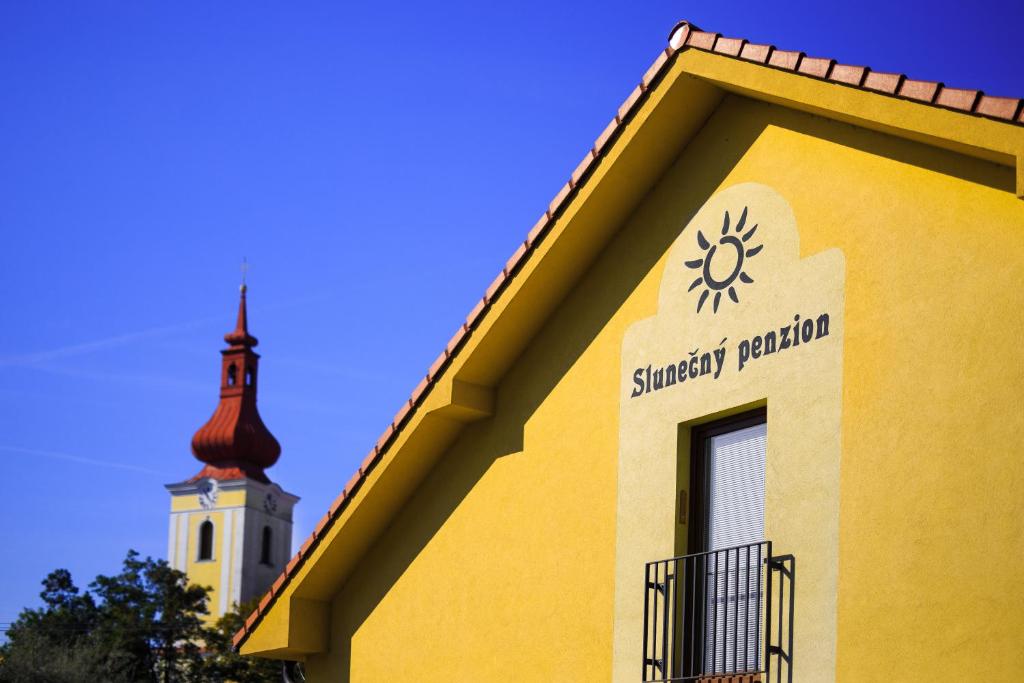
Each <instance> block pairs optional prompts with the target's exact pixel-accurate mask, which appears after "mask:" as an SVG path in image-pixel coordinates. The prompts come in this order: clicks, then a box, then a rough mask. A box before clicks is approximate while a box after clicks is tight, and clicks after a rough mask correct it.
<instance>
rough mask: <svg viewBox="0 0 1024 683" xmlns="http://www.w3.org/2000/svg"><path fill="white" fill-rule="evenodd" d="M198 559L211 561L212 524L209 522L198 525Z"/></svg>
mask: <svg viewBox="0 0 1024 683" xmlns="http://www.w3.org/2000/svg"><path fill="white" fill-rule="evenodd" d="M199 559H200V560H212V559H213V522H211V521H210V520H206V521H204V522H203V523H202V524H200V525H199Z"/></svg>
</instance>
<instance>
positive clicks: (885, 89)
mask: <svg viewBox="0 0 1024 683" xmlns="http://www.w3.org/2000/svg"><path fill="white" fill-rule="evenodd" d="M903 78H904V76H903V74H887V73H882V72H880V71H868V75H867V76H865V77H864V85H863V87H864V88H866V89H867V90H874V91H876V92H881V93H885V94H887V95H895V94H896V92H897V91H898V90H899V89H900V84H902V83H903Z"/></svg>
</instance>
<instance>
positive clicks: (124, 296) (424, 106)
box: [0, 0, 1024, 622]
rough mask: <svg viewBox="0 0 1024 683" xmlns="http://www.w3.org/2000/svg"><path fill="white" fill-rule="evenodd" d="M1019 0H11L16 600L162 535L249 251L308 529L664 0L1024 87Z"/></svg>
mask: <svg viewBox="0 0 1024 683" xmlns="http://www.w3.org/2000/svg"><path fill="white" fill-rule="evenodd" d="M1022 15H1024V9H1022V6H1021V3H1020V2H1019V0H1017V1H1016V2H1010V1H1004V2H988V3H982V2H979V3H963V2H956V3H950V2H946V3H943V2H934V3H928V4H923V3H921V4H918V3H892V2H885V3H883V2H877V1H874V0H872V1H870V2H862V3H822V2H814V3H811V2H795V3H765V2H761V3H747V2H731V3H722V2H710V1H701V2H687V3H682V2H661V1H656V0H652V1H649V2H644V3H633V4H630V3H621V2H588V3H552V2H543V3H542V2H533V1H525V2H517V3H506V4H498V3H481V2H462V3H443V4H432V3H408V4H404V5H403V4H395V3H381V2H378V3H352V2H348V3H342V2H318V1H315V0H310V1H308V2H303V3H280V2H279V3H270V2H245V3H241V2H217V3H209V2H184V1H183V2H176V3H155V2H137V1H136V2H102V1H99V0H97V1H95V2H88V3H83V2H58V1H54V2H17V1H15V0H6V1H5V2H0V85H2V94H0V99H2V102H3V106H0V150H2V153H0V238H2V241H0V244H2V248H0V482H2V488H0V518H2V519H3V520H4V521H3V524H0V548H2V557H3V562H0V583H2V585H3V586H4V590H2V591H0V622H6V621H11V620H13V618H14V617H16V616H17V613H18V612H19V610H20V609H21V608H22V607H23V606H25V605H31V604H36V603H37V602H38V600H37V593H38V591H39V581H40V580H41V579H42V577H43V576H44V575H45V574H46V573H47V572H48V571H50V570H51V569H53V568H56V567H67V568H69V569H70V570H71V571H72V573H73V574H74V575H75V577H76V579H77V580H78V582H79V583H80V584H85V583H88V581H89V580H91V579H92V577H93V576H95V575H96V574H97V573H99V572H105V573H109V572H113V571H115V570H116V569H117V567H118V566H119V564H120V561H121V559H122V558H123V556H124V553H125V551H126V550H127V549H128V548H136V549H138V550H139V551H141V552H142V553H144V554H150V555H153V556H156V557H162V556H163V555H164V553H165V549H166V533H167V510H168V505H169V502H168V494H167V492H166V491H165V490H164V488H163V484H165V483H169V482H173V481H179V480H182V479H184V478H187V477H189V476H191V475H192V474H194V473H195V472H196V471H198V469H199V463H198V462H197V461H195V460H194V459H193V458H192V456H191V454H190V452H189V440H190V438H191V436H192V433H193V432H194V431H195V430H196V429H197V428H198V427H199V426H200V425H201V424H202V423H203V422H204V421H205V420H206V419H207V418H208V417H209V415H210V413H211V412H212V410H213V408H214V406H215V404H216V400H217V381H218V372H219V354H218V350H219V349H220V348H222V341H221V336H222V335H223V334H224V333H225V332H227V331H228V330H230V329H231V328H232V326H233V321H234V313H235V308H236V304H237V285H238V280H239V263H240V261H241V259H242V257H243V256H246V257H248V259H249V262H250V264H251V270H250V273H249V284H250V297H249V301H250V309H249V310H250V323H251V330H252V331H253V333H254V334H256V336H258V337H259V338H260V340H261V344H260V347H259V351H261V353H262V354H263V361H262V368H261V373H262V374H261V386H260V408H261V412H262V414H263V418H264V421H265V422H266V423H267V425H268V426H269V427H270V429H271V430H272V431H273V432H274V434H275V435H276V436H277V438H278V440H279V441H280V442H281V444H282V447H283V453H282V457H281V460H280V462H279V463H278V465H277V466H275V467H274V468H273V469H272V470H271V471H270V476H271V477H272V478H273V479H274V480H276V481H278V482H279V483H281V484H282V485H283V486H284V487H285V488H286V489H288V490H290V491H293V492H295V493H297V494H298V495H300V496H301V497H302V499H303V500H302V502H300V503H299V506H298V508H297V511H296V515H297V517H296V539H298V540H301V539H302V538H303V537H304V536H305V535H306V534H308V532H309V531H310V529H311V528H312V526H313V524H315V522H316V520H317V519H318V518H319V517H320V515H321V514H322V513H323V512H324V511H325V510H326V508H327V506H328V505H329V503H330V501H331V500H333V498H334V496H335V495H336V494H337V493H338V492H339V491H340V489H341V487H342V486H343V485H344V483H345V481H347V479H348V477H349V475H350V474H351V473H352V471H353V470H354V468H355V467H356V466H357V465H358V463H359V462H360V461H361V460H362V458H363V456H364V455H365V453H366V451H367V450H368V448H369V447H370V446H371V445H372V444H373V443H374V442H375V441H376V438H377V436H378V434H379V433H380V432H381V430H382V428H383V427H384V425H385V424H386V423H387V422H388V421H389V420H390V418H391V416H392V415H393V413H394V412H395V410H396V409H397V408H398V407H399V405H400V404H401V403H402V402H403V401H404V400H405V399H406V398H407V396H408V394H409V392H410V391H411V389H412V388H413V387H414V386H415V385H416V383H417V382H418V381H419V378H420V377H422V375H423V374H424V372H425V370H426V368H427V366H428V365H429V364H430V362H431V361H432V360H433V359H434V358H435V357H436V355H437V353H438V352H439V351H440V349H441V348H443V346H444V344H445V342H446V341H447V339H448V338H449V336H450V335H451V333H452V332H454V330H455V328H456V327H457V325H458V324H459V323H460V322H461V321H462V319H463V318H464V316H465V314H466V313H467V312H468V311H469V309H470V308H471V307H472V305H473V304H474V302H475V301H476V300H477V299H478V298H479V296H480V295H481V294H482V292H483V290H484V288H485V287H486V285H487V284H488V283H489V282H490V281H491V279H492V278H493V276H494V275H495V274H496V273H497V271H498V270H499V269H500V267H501V265H502V264H504V262H505V260H506V258H507V257H508V255H509V254H511V252H512V251H513V249H514V248H515V246H516V244H517V243H518V242H519V241H520V240H522V238H523V236H524V235H525V233H526V232H527V230H528V229H529V228H530V227H531V226H532V225H533V223H534V221H535V220H536V218H537V217H538V216H539V215H540V213H541V212H542V211H543V209H544V207H545V206H546V205H547V203H548V201H549V199H550V198H551V196H552V195H553V194H554V193H555V192H556V191H557V190H558V188H559V187H560V186H561V185H562V183H563V182H564V181H565V179H566V178H567V177H568V175H569V173H570V171H571V170H572V169H573V167H574V166H575V165H576V162H577V161H578V160H579V159H580V158H581V157H582V156H583V154H584V153H585V151H586V150H587V149H588V148H589V146H590V145H591V143H592V141H593V139H594V138H595V137H596V136H597V135H598V133H600V132H601V130H602V129H603V128H604V126H605V124H606V123H607V122H608V121H609V119H610V118H611V117H612V115H613V113H614V112H615V109H616V107H617V106H618V105H619V103H620V102H621V101H622V99H623V98H624V97H625V96H626V95H627V94H628V93H629V91H630V90H631V89H632V87H633V86H634V85H635V83H636V82H637V81H638V80H639V78H640V76H641V74H642V73H643V72H644V70H645V69H646V68H647V66H648V65H649V63H650V62H651V61H652V60H653V58H654V57H655V56H656V54H657V52H658V51H659V50H660V49H662V48H663V47H664V45H665V41H666V37H667V33H668V31H669V29H670V28H671V27H672V25H673V24H674V23H675V21H676V20H678V19H680V18H687V19H690V20H691V21H694V22H695V23H697V24H698V25H700V26H701V27H702V28H705V29H707V30H712V31H719V32H722V33H724V34H727V35H732V36H741V37H746V38H749V39H751V40H755V41H758V42H769V43H773V44H775V45H777V46H779V47H782V48H790V49H799V50H803V51H805V52H807V53H809V54H811V55H814V56H829V57H834V58H837V59H839V60H841V61H845V62H847V63H852V64H867V65H870V66H872V67H874V68H876V69H878V70H891V71H903V72H906V73H908V74H910V75H912V76H914V77H917V78H922V79H930V80H940V81H944V82H945V83H946V84H947V85H950V86H961V87H972V88H981V89H984V90H985V91H987V92H989V93H990V94H994V95H1016V96H1022V95H1024V69H1022V68H1021V67H1022V59H1021V56H1020V38H1019V35H1018V34H1017V31H1018V30H1019V27H1020V26H1021V25H1022V19H1024V16H1022Z"/></svg>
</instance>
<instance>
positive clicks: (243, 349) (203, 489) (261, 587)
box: [166, 285, 299, 621]
mask: <svg viewBox="0 0 1024 683" xmlns="http://www.w3.org/2000/svg"><path fill="white" fill-rule="evenodd" d="M245 293H246V290H245V285H242V294H241V301H240V302H239V304H238V323H237V325H236V327H235V330H234V331H232V332H231V333H229V334H228V335H226V336H225V337H224V340H225V341H226V342H227V343H228V345H229V346H228V348H227V349H224V350H223V351H221V356H222V360H221V380H220V402H219V403H218V404H217V408H216V410H215V411H214V413H213V416H212V417H211V418H210V420H209V421H208V422H207V423H206V424H205V425H203V426H202V427H201V428H200V429H199V431H198V432H196V434H195V436H194V437H193V438H192V453H193V454H194V455H195V456H196V458H198V459H199V460H200V461H201V462H203V463H204V466H203V468H202V470H200V471H199V473H198V474H196V475H195V476H193V477H191V478H190V479H188V480H186V481H183V482H180V483H177V484H168V485H167V486H166V488H167V490H168V491H170V493H171V518H170V528H169V531H168V536H167V561H168V563H169V564H170V565H171V566H172V567H174V568H175V569H179V570H181V571H183V572H185V573H186V574H187V575H188V578H189V581H191V582H192V583H195V584H198V585H201V586H207V587H209V588H210V589H211V592H210V601H209V604H208V607H209V610H210V613H209V616H208V619H209V620H210V621H215V620H216V619H217V618H219V617H220V616H221V615H223V614H224V613H225V612H228V611H230V610H231V609H232V608H233V607H234V606H235V605H238V604H241V603H244V602H247V601H248V600H251V599H252V598H253V597H255V596H258V595H260V594H261V593H263V592H264V591H266V590H267V588H268V587H269V586H270V584H271V583H272V582H273V580H274V579H275V578H276V577H277V575H278V574H279V573H280V572H281V570H282V568H283V567H284V566H285V562H286V561H287V559H288V556H289V555H290V554H291V547H292V508H293V507H294V506H295V503H297V502H298V500H299V499H298V498H297V497H296V496H294V495H292V494H290V493H287V492H286V491H284V490H283V489H282V488H281V487H280V486H278V485H277V484H275V483H273V482H272V481H270V479H269V478H268V477H267V475H266V472H265V471H264V470H265V469H266V468H268V467H270V466H271V465H273V464H274V463H275V462H277V459H278V457H279V456H280V454H281V446H280V445H279V444H278V443H277V439H275V438H274V436H273V435H272V434H271V433H270V431H269V430H268V429H267V428H266V426H265V425H264V424H263V420H261V419H260V415H259V412H257V410H256V389H257V379H258V373H257V370H258V369H259V355H258V354H257V353H256V352H255V351H253V347H254V346H256V344H257V340H256V338H255V337H253V336H252V335H251V334H249V327H248V316H247V312H246V302H245Z"/></svg>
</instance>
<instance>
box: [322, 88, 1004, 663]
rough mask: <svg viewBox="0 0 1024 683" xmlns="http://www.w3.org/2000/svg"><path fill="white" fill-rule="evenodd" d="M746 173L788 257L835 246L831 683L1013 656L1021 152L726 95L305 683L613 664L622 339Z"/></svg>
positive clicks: (340, 621) (449, 459) (464, 440)
mask: <svg viewBox="0 0 1024 683" xmlns="http://www.w3.org/2000/svg"><path fill="white" fill-rule="evenodd" d="M744 182H756V183H760V184H764V185H767V186H769V187H771V188H772V189H773V190H774V191H775V192H777V193H778V194H779V195H781V196H782V197H783V198H784V199H785V201H786V202H788V204H789V206H790V207H791V208H792V211H793V214H794V216H795V218H796V225H797V229H798V231H799V251H800V256H801V257H806V256H809V255H813V254H818V253H820V252H825V251H827V250H833V249H838V250H839V251H840V252H841V253H842V255H843V257H844V259H845V269H846V270H845V278H846V283H845V294H844V296H845V303H844V309H845V320H844V333H843V334H844V337H843V350H842V358H843V361H842V362H843V367H842V381H843V384H842V392H841V393H842V397H841V400H842V419H841V424H842V439H841V440H842V450H841V464H840V484H839V491H840V500H839V506H838V509H839V520H838V548H839V554H838V557H839V566H838V598H837V608H836V617H835V618H836V623H837V643H836V644H828V643H825V644H822V647H825V648H829V647H834V648H835V655H834V657H835V671H836V679H837V680H841V681H849V682H856V683H861V682H863V681H873V680H930V679H935V678H940V677H948V676H949V675H950V674H951V673H966V672H971V673H972V674H973V675H974V676H976V677H977V679H978V680H984V679H987V680H1009V679H1010V677H1011V676H1012V675H1016V674H1017V672H1019V671H1020V670H1021V669H1022V668H1024V648H1021V647H1020V636H1019V634H1020V633H1021V632H1022V631H1024V583H1022V582H1020V581H1019V580H1018V576H1019V573H1020V560H1021V558H1022V557H1024V502H1022V501H1024V495H1022V493H1021V492H1022V490H1024V466H1022V465H1021V464H1020V457H1019V456H1018V455H1017V453H1016V446H1017V442H1018V441H1020V437H1021V436H1022V428H1024V420H1022V418H1021V413H1020V410H1019V403H1020V401H1021V398H1022V397H1021V387H1024V381H1022V380H1024V348H1022V345H1021V344H1020V343H1019V341H1018V340H1019V339H1020V338H1021V336H1022V332H1024V329H1022V327H1024V324H1022V320H1024V318H1022V316H1021V314H1020V310H1021V308H1022V303H1024V301H1022V299H1024V297H1022V295H1021V293H1020V289H1019V283H1020V280H1021V275H1022V274H1024V273H1022V268H1021V264H1024V220H1022V218H1024V208H1022V207H1024V203H1022V202H1021V200H1019V199H1017V198H1016V197H1015V196H1014V195H1013V188H1014V176H1013V170H1012V169H1009V168H1004V167H1000V166H996V165H995V164H992V163H989V162H983V161H978V160H974V159H969V158H967V157H963V156H958V155H955V154H952V153H950V152H945V151H940V150H937V149H935V148H930V147H925V146H923V145H920V144H917V143H912V142H907V141H902V140H897V139H895V138H892V137H888V136H885V135H883V134H880V133H873V132H869V131H865V130H863V129H858V128H855V127H853V126H850V125H847V124H842V123H836V122H832V121H828V120H826V119H823V118H818V117H814V116H811V115H808V114H803V113H798V112H795V111H791V110H786V109H783V108H780V107H776V106H772V105H768V104H764V103H756V102H753V101H750V100H746V99H742V98H739V97H737V96H729V97H728V98H727V99H726V100H725V101H724V102H723V103H722V105H721V106H720V107H719V108H718V110H717V111H716V113H715V114H714V115H713V117H712V118H711V120H710V121H709V122H708V124H707V125H706V126H705V128H704V129H703V130H702V131H701V132H700V133H699V134H698V135H697V137H696V138H695V139H694V140H693V141H692V142H691V144H690V145H689V146H688V147H687V149H686V150H685V151H684V152H683V153H682V154H681V156H680V158H679V160H678V162H677V163H676V164H675V165H674V166H673V167H672V168H671V169H670V171H669V172H668V173H667V174H666V175H665V177H664V178H663V179H662V181H661V182H660V183H659V185H658V186H657V188H656V189H655V191H654V192H652V194H651V195H650V196H649V197H648V198H647V199H646V200H645V201H644V203H643V205H642V206H641V207H640V209H639V210H638V211H637V213H636V214H635V215H634V217H633V218H632V219H631V221H630V222H629V223H628V224H627V225H626V226H624V227H623V229H622V230H621V231H620V233H619V234H618V235H617V236H616V237H615V239H614V240H613V242H612V244H611V245H609V247H608V248H607V250H606V251H605V252H604V254H603V255H602V256H601V257H600V258H599V259H598V261H597V262H596V263H595V265H594V266H593V267H592V268H591V269H590V271H589V272H588V273H587V275H586V276H585V277H584V278H583V280H582V281H580V283H579V284H578V286H577V287H576V289H575V290H574V291H573V292H572V293H571V295H570V296H569V297H568V298H567V299H566V301H565V302H564V303H563V305H562V306H561V307H560V308H559V309H558V311H557V313H556V315H555V316H554V317H553V318H552V319H551V320H550V322H549V323H548V324H547V325H546V326H545V327H544V329H543V330H542V331H541V333H540V334H539V335H538V336H537V337H536V339H535V340H534V342H533V344H532V345H531V346H530V347H529V348H528V349H527V351H526V352H525V353H524V354H523V356H522V357H521V358H520V360H519V361H518V362H517V363H516V364H515V366H514V367H513V369H512V370H511V371H510V372H509V373H508V374H507V375H506V377H505V378H504V379H503V381H502V382H501V384H500V387H499V390H498V394H497V404H496V414H495V416H494V417H493V418H491V419H487V420H484V421H482V422H479V423H476V424H474V425H472V426H470V427H469V428H467V430H466V431H465V432H464V433H463V434H462V436H461V437H460V439H459V440H458V442H457V443H456V444H455V445H454V446H453V447H452V448H451V449H450V451H449V452H448V453H447V454H446V456H445V457H444V458H443V459H442V461H441V462H440V463H439V464H438V465H437V466H436V467H435V469H434V470H433V471H432V473H431V474H430V475H429V476H428V478H427V479H426V481H425V482H424V483H423V484H422V485H421V486H420V488H419V489H418V492H417V494H416V495H415V497H414V498H413V499H412V500H410V501H409V502H408V504H407V505H406V506H405V507H404V509H403V511H402V512H401V514H400V515H399V516H398V517H397V518H396V519H395V520H394V521H393V523H392V525H391V526H390V527H389V529H388V530H387V531H386V532H385V534H384V535H383V536H382V537H381V538H380V539H379V541H378V542H377V543H376V544H375V545H374V546H373V548H372V549H371V550H370V552H369V553H368V554H367V555H366V556H365V557H364V558H363V560H362V561H361V562H360V564H359V565H358V567H357V568H356V570H355V571H354V573H353V574H352V576H351V577H350V578H349V580H348V582H347V583H346V585H345V586H344V588H343V589H342V590H341V591H340V592H339V593H338V594H337V595H336V596H335V599H334V601H333V604H332V619H331V631H330V643H329V644H330V648H331V650H330V651H329V652H328V653H326V654H322V655H315V656H311V657H310V658H309V660H308V662H307V670H308V672H309V675H310V678H311V679H312V680H314V681H346V680H351V681H381V680H417V681H469V680H472V681H507V680H515V681H552V680H561V679H571V680H580V681H591V680H593V681H602V680H610V679H611V677H612V650H613V636H612V634H613V621H614V604H615V603H614V598H615V596H614V587H615V552H616V493H617V483H618V482H617V467H618V455H619V411H620V397H621V386H622V379H623V378H622V375H621V353H622V344H623V338H624V335H625V333H626V330H627V329H628V328H629V327H630V326H631V325H633V324H634V323H636V322H637V321H640V320H642V319H645V318H649V317H651V316H653V315H655V313H656V312H657V302H658V291H659V285H660V283H661V280H662V274H663V270H664V264H665V260H666V254H667V251H668V248H669V246H670V245H671V244H672V242H673V241H674V240H675V239H676V238H677V237H678V235H679V233H680V230H681V229H682V227H683V226H684V225H686V223H687V221H688V219H689V218H690V216H692V215H693V214H694V212H695V211H696V210H697V209H698V208H699V207H700V206H701V205H703V204H704V202H705V201H706V200H707V199H708V198H709V197H711V196H712V195H714V194H715V193H716V192H718V191H719V190H723V189H726V188H729V187H732V186H734V185H737V184H739V183H744ZM769 434H771V423H769ZM769 501H770V504H771V505H773V506H775V507H773V510H772V515H771V516H772V519H774V520H782V522H779V523H784V520H785V519H786V516H787V509H786V506H787V505H788V504H792V513H793V514H794V515H795V514H796V513H797V511H798V510H799V505H800V501H799V500H795V499H786V498H782V499H779V498H778V497H776V498H772V495H771V492H769ZM669 513H671V511H669ZM652 533H658V532H654V531H652ZM671 542H672V541H671V539H669V540H668V541H667V543H668V544H669V547H671ZM653 559H661V558H654V557H637V558H636V565H637V581H636V585H635V586H634V589H635V590H636V591H638V592H639V591H641V590H642V586H641V581H640V578H641V572H642V566H643V563H644V562H645V561H648V560H653ZM808 559H810V558H808ZM798 561H800V558H798ZM801 614H802V612H801V606H800V604H798V606H797V625H796V628H797V629H798V630H799V629H815V628H817V627H818V626H819V625H818V624H813V623H808V622H807V621H806V620H805V621H801ZM808 647H813V646H808ZM639 659H640V653H639V652H637V653H636V660H637V664H636V666H637V676H636V679H635V680H638V679H639ZM799 662H800V654H799V653H798V654H797V669H796V671H797V675H796V679H797V680H800V681H805V680H813V679H811V678H806V677H801V675H800V669H799Z"/></svg>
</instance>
